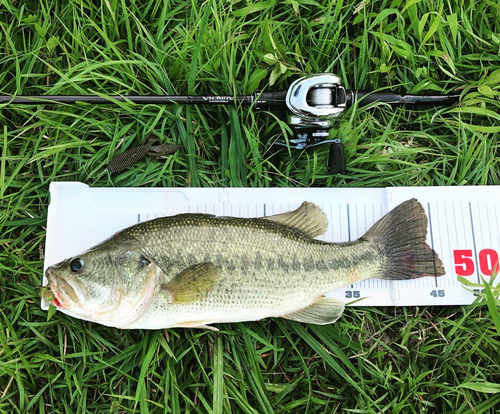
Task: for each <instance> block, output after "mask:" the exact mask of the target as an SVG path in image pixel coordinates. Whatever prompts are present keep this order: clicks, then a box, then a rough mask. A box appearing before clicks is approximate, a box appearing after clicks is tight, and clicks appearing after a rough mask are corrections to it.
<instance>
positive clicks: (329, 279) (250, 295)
mask: <svg viewBox="0 0 500 414" xmlns="http://www.w3.org/2000/svg"><path fill="white" fill-rule="evenodd" d="M426 220H427V219H426V216H425V212H424V211H423V209H422V207H421V205H420V204H419V203H418V202H417V201H416V200H410V201H408V202H406V203H403V204H402V205H401V206H400V207H398V208H396V209H395V210H393V211H392V212H391V213H390V214H388V215H387V216H385V217H384V218H383V219H381V220H380V221H379V222H377V223H376V224H375V225H374V226H373V227H372V229H370V230H369V231H368V232H367V233H366V234H365V236H363V237H362V238H360V239H358V240H356V241H354V242H349V243H328V242H323V241H321V240H317V239H315V238H313V236H317V235H319V234H321V233H322V232H324V231H325V230H326V227H327V221H326V216H324V213H322V212H321V209H319V207H317V206H315V205H313V204H311V203H304V204H303V205H302V206H301V207H300V208H299V209H297V210H296V211H294V212H289V213H285V214H282V215H277V216H272V217H266V218H255V219H244V218H236V217H215V216H210V215H204V214H181V215H177V216H173V217H164V218H158V219H155V220H151V221H148V222H144V223H140V224H137V225H135V226H133V227H130V228H128V229H125V230H123V231H122V232H120V233H119V234H117V235H115V237H113V238H111V239H109V240H108V241H106V242H104V243H103V244H101V245H99V246H96V247H95V248H93V249H91V250H90V251H89V252H87V253H85V254H82V255H80V256H79V257H75V258H70V259H68V260H66V261H64V262H62V263H60V264H58V265H55V266H54V267H52V268H49V270H48V271H47V277H48V279H49V283H50V286H51V291H53V293H54V296H56V298H55V300H56V301H57V304H59V305H60V306H59V308H60V309H61V310H63V311H65V312H66V313H68V314H70V315H73V316H77V317H81V318H84V319H90V320H96V321H97V322H101V323H105V324H107V325H110V326H119V327H126V328H144V329H157V328H166V327H205V328H206V327H208V326H207V325H208V324H210V323H215V322H236V321H246V320H259V319H262V318H265V317H285V318H289V319H293V320H298V321H301V322H309V323H318V324H324V323H331V322H333V321H334V320H336V319H337V318H338V317H339V316H340V315H341V313H342V311H343V304H342V303H341V302H340V301H338V300H336V299H329V298H322V295H324V294H325V293H327V292H329V291H332V290H335V289H338V288H340V287H343V286H346V285H349V284H352V283H356V282H359V281H362V280H366V279H369V278H372V277H379V278H386V279H408V278H414V277H421V276H423V275H426V274H431V273H432V274H433V275H441V274H444V270H443V269H442V265H441V262H440V261H439V258H437V255H436V254H435V252H433V251H432V249H430V247H429V246H428V245H427V244H426V243H425V236H426V224H427V221H426ZM68 267H69V268H70V271H68ZM98 269H101V270H100V271H99V270H98ZM103 269H108V270H103ZM99 272H101V273H99ZM79 273H81V276H83V275H85V273H86V278H85V279H84V278H83V277H81V276H80V275H79ZM98 273H99V274H98ZM80 308H82V309H83V308H87V309H86V310H84V311H82V310H81V309H80Z"/></svg>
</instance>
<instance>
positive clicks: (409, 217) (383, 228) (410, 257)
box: [363, 198, 445, 280]
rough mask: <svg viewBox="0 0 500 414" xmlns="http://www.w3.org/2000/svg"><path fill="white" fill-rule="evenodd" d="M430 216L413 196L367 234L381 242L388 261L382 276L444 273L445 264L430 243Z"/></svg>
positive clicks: (406, 277) (389, 278) (409, 277)
mask: <svg viewBox="0 0 500 414" xmlns="http://www.w3.org/2000/svg"><path fill="white" fill-rule="evenodd" d="M426 236H427V216H426V214H425V210H424V208H423V207H422V205H421V204H420V203H419V202H418V201H417V200H416V199H414V198H413V199H411V200H408V201H405V202H404V203H402V204H400V205H399V206H397V207H396V208H395V209H393V210H392V211H390V212H389V213H388V214H386V215H385V216H384V217H382V218H381V219H380V220H379V221H377V223H375V224H374V225H373V227H372V228H371V229H370V230H368V231H367V232H366V234H365V235H364V236H363V238H364V239H366V240H368V241H370V242H373V243H376V244H377V245H379V246H380V248H381V250H382V252H383V253H384V255H385V257H386V264H385V266H384V268H383V270H382V272H381V274H380V275H379V276H378V277H379V278H381V279H388V280H405V279H416V278H419V277H423V276H442V275H444V274H445V271H444V268H443V264H442V262H441V260H440V259H439V257H438V255H437V253H436V252H435V251H434V250H432V249H431V247H430V246H429V245H428V244H427V243H426V241H425V240H426Z"/></svg>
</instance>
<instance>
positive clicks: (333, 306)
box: [281, 296, 344, 325]
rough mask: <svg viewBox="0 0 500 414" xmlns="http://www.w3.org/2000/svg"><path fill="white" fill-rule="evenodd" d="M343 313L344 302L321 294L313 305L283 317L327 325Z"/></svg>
mask: <svg viewBox="0 0 500 414" xmlns="http://www.w3.org/2000/svg"><path fill="white" fill-rule="evenodd" d="M342 313H344V302H342V301H341V300H338V299H334V298H326V297H324V296H321V297H319V298H318V299H316V301H314V302H313V303H312V304H311V305H309V306H307V307H305V308H302V309H299V310H298V311H296V312H292V313H288V314H286V315H282V316H281V317H282V318H285V319H291V320H292V321H297V322H303V323H312V324H315V325H327V324H330V323H334V322H335V321H336V320H337V319H339V318H340V316H341V315H342Z"/></svg>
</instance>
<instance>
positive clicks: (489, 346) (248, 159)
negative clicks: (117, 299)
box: [0, 0, 500, 413]
mask: <svg viewBox="0 0 500 414" xmlns="http://www.w3.org/2000/svg"><path fill="white" fill-rule="evenodd" d="M99 3H100V2H92V1H89V0H74V1H67V2H66V1H56V0H41V1H19V0H17V1H16V0H0V94H11V95H14V94H61V95H69V94H103V95H112V94H118V93H119V94H162V93H169V94H187V93H193V94H224V95H226V94H233V95H237V94H243V93H251V92H253V91H254V90H255V89H257V88H260V89H265V90H272V89H284V88H286V87H287V86H288V85H289V84H290V82H291V81H292V79H294V78H295V77H296V76H301V75H304V74H307V73H319V72H334V73H337V74H339V76H340V77H341V78H342V79H343V82H344V83H345V85H346V86H347V87H349V88H356V89H370V90H377V89H384V88H391V89H393V90H398V91H401V92H407V93H441V92H446V93H447V92H453V91H464V93H465V92H466V91H471V93H469V94H468V95H467V96H464V98H463V100H462V103H461V104H460V105H459V106H458V107H456V108H453V109H440V110H432V109H431V110H415V109H411V110H410V109H404V108H399V109H396V110H393V109H390V108H387V107H384V106H383V105H375V106H372V107H369V108H361V109H360V108H351V109H350V110H348V111H347V112H346V114H345V115H344V116H343V117H342V118H341V119H339V120H338V124H337V128H336V129H335V130H334V131H332V136H335V137H338V138H341V139H342V141H343V142H344V143H345V146H346V159H347V167H348V174H346V175H344V176H331V175H329V174H328V169H327V163H326V161H327V155H328V150H327V149H326V148H320V149H318V150H317V151H307V152H295V151H292V152H291V153H287V152H286V151H285V153H284V154H283V155H282V157H281V163H280V165H278V166H274V165H273V164H271V163H270V162H269V157H270V153H269V144H270V143H272V142H273V141H274V140H276V139H283V138H289V137H290V131H289V130H288V129H287V127H286V125H285V124H284V123H283V118H280V114H278V113H270V112H258V111H255V110H253V109H249V108H245V107H227V106H226V107H219V108H216V107H210V108H207V107H203V108H202V107H182V106H158V105H147V106H138V105H133V104H131V103H117V104H116V105H108V106H100V107H96V106H92V105H86V104H81V105H72V106H65V105H60V106H4V107H0V147H1V149H0V156H1V159H0V198H1V201H0V203H1V204H0V344H1V346H0V412H5V413H12V412H20V413H21V412H30V413H31V412H46V413H68V412H113V413H132V412H141V413H147V412H172V413H179V412H200V413H204V412H217V413H218V412H234V413H239V412H242V413H269V412H273V411H274V412H278V413H290V412H295V413H305V412H307V413H316V412H337V411H345V412H352V413H372V412H373V413H379V412H385V413H398V412H402V413H407V412H409V413H420V412H429V413H443V412H453V413H469V412H470V413H490V412H495V410H496V412H498V407H499V406H500V393H499V392H498V391H499V389H498V385H497V384H498V383H499V382H500V375H499V373H500V357H499V353H498V350H499V349H500V337H499V335H498V331H497V330H496V329H495V326H498V323H499V319H498V300H497V301H496V302H495V299H494V298H493V296H492V294H491V292H490V295H489V296H488V297H487V298H486V299H485V301H484V303H482V304H480V305H478V306H465V307H464V306H461V307H439V308H437V307H434V308H398V309H393V308H357V309H352V308H350V309H348V310H347V311H346V314H345V316H344V317H343V318H342V319H341V320H340V321H339V322H338V323H336V324H334V325H333V326H326V327H317V326H306V325H301V324H298V323H294V322H288V321H284V320H265V321H262V322H258V323H244V324H243V323H241V324H233V325H229V324H227V325H225V324H222V325H221V326H220V332H219V333H214V332H204V331H197V330H192V329H186V330H181V329H174V330H169V331H168V333H166V332H163V331H156V332H146V331H131V332H129V331H120V330H116V329H109V328H106V327H103V326H98V325H95V324H90V323H87V322H83V321H79V320H76V319H71V318H69V317H66V316H64V315H62V314H59V313H56V314H55V315H53V316H52V318H51V319H50V320H47V313H46V312H43V311H41V310H40V308H39V304H40V300H39V297H38V293H37V290H38V287H39V284H40V280H41V272H42V265H43V249H44V237H45V224H46V216H47V206H48V202H49V196H48V185H49V183H50V182H51V181H54V180H71V181H82V182H85V183H88V184H90V185H93V186H143V187H152V186H156V187H162V186H165V187H173V186H179V187H182V186H201V187H215V186H230V187H234V186H252V187H271V186H275V187H285V186H286V187H290V186H292V187H295V186H297V187H299V186H327V187H346V186H352V187H380V186H403V185H404V186H417V185H418V186H430V185H478V184H500V164H499V162H500V161H499V160H500V149H499V146H500V143H499V142H500V141H499V138H500V115H499V114H500V103H499V100H498V97H499V95H500V87H499V84H500V6H499V5H498V3H497V2H495V1H490V0H485V1H481V2H473V1H462V0H450V1H446V2H445V1H443V0H432V1H408V2H405V1H401V0H394V1H392V2H390V1H371V2H369V1H364V2H363V1H350V0H345V1H342V0H337V1H322V2H321V1H317V2H316V1H312V0H302V1H301V0H297V1H293V0H289V1H273V0H268V1H247V2H245V1H227V0H212V1H194V0H192V1H168V0H165V1H157V0H141V1H137V0H136V1H132V0H130V1H126V0H121V1H119V0H107V1H104V2H102V5H100V4H99ZM271 83H273V84H272V85H271ZM149 133H152V134H153V136H155V137H157V138H159V139H161V141H162V142H168V143H176V144H182V145H183V146H184V149H183V150H181V151H179V152H177V153H175V154H173V155H172V156H169V157H167V158H166V159H164V160H159V161H155V160H153V159H151V158H148V159H146V160H144V161H142V162H140V163H139V164H137V165H136V166H134V167H133V168H131V169H128V170H126V171H123V172H122V173H119V174H113V175H110V174H108V173H107V172H105V171H104V168H105V165H106V164H107V163H108V162H109V161H110V160H111V158H112V157H113V156H114V154H117V153H120V152H122V151H123V150H125V149H126V148H130V147H133V146H136V145H139V144H140V143H142V142H143V141H144V139H145V137H146V136H147V135H148V134H149ZM75 237H78V235H75Z"/></svg>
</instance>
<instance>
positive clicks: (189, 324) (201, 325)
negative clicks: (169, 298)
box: [170, 319, 219, 331]
mask: <svg viewBox="0 0 500 414" xmlns="http://www.w3.org/2000/svg"><path fill="white" fill-rule="evenodd" d="M218 321H219V320H218V319H207V320H204V321H184V322H179V323H176V324H175V325H173V326H170V328H198V329H208V330H210V331H218V329H217V328H216V327H215V326H210V325H208V324H209V323H216V322H218Z"/></svg>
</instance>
